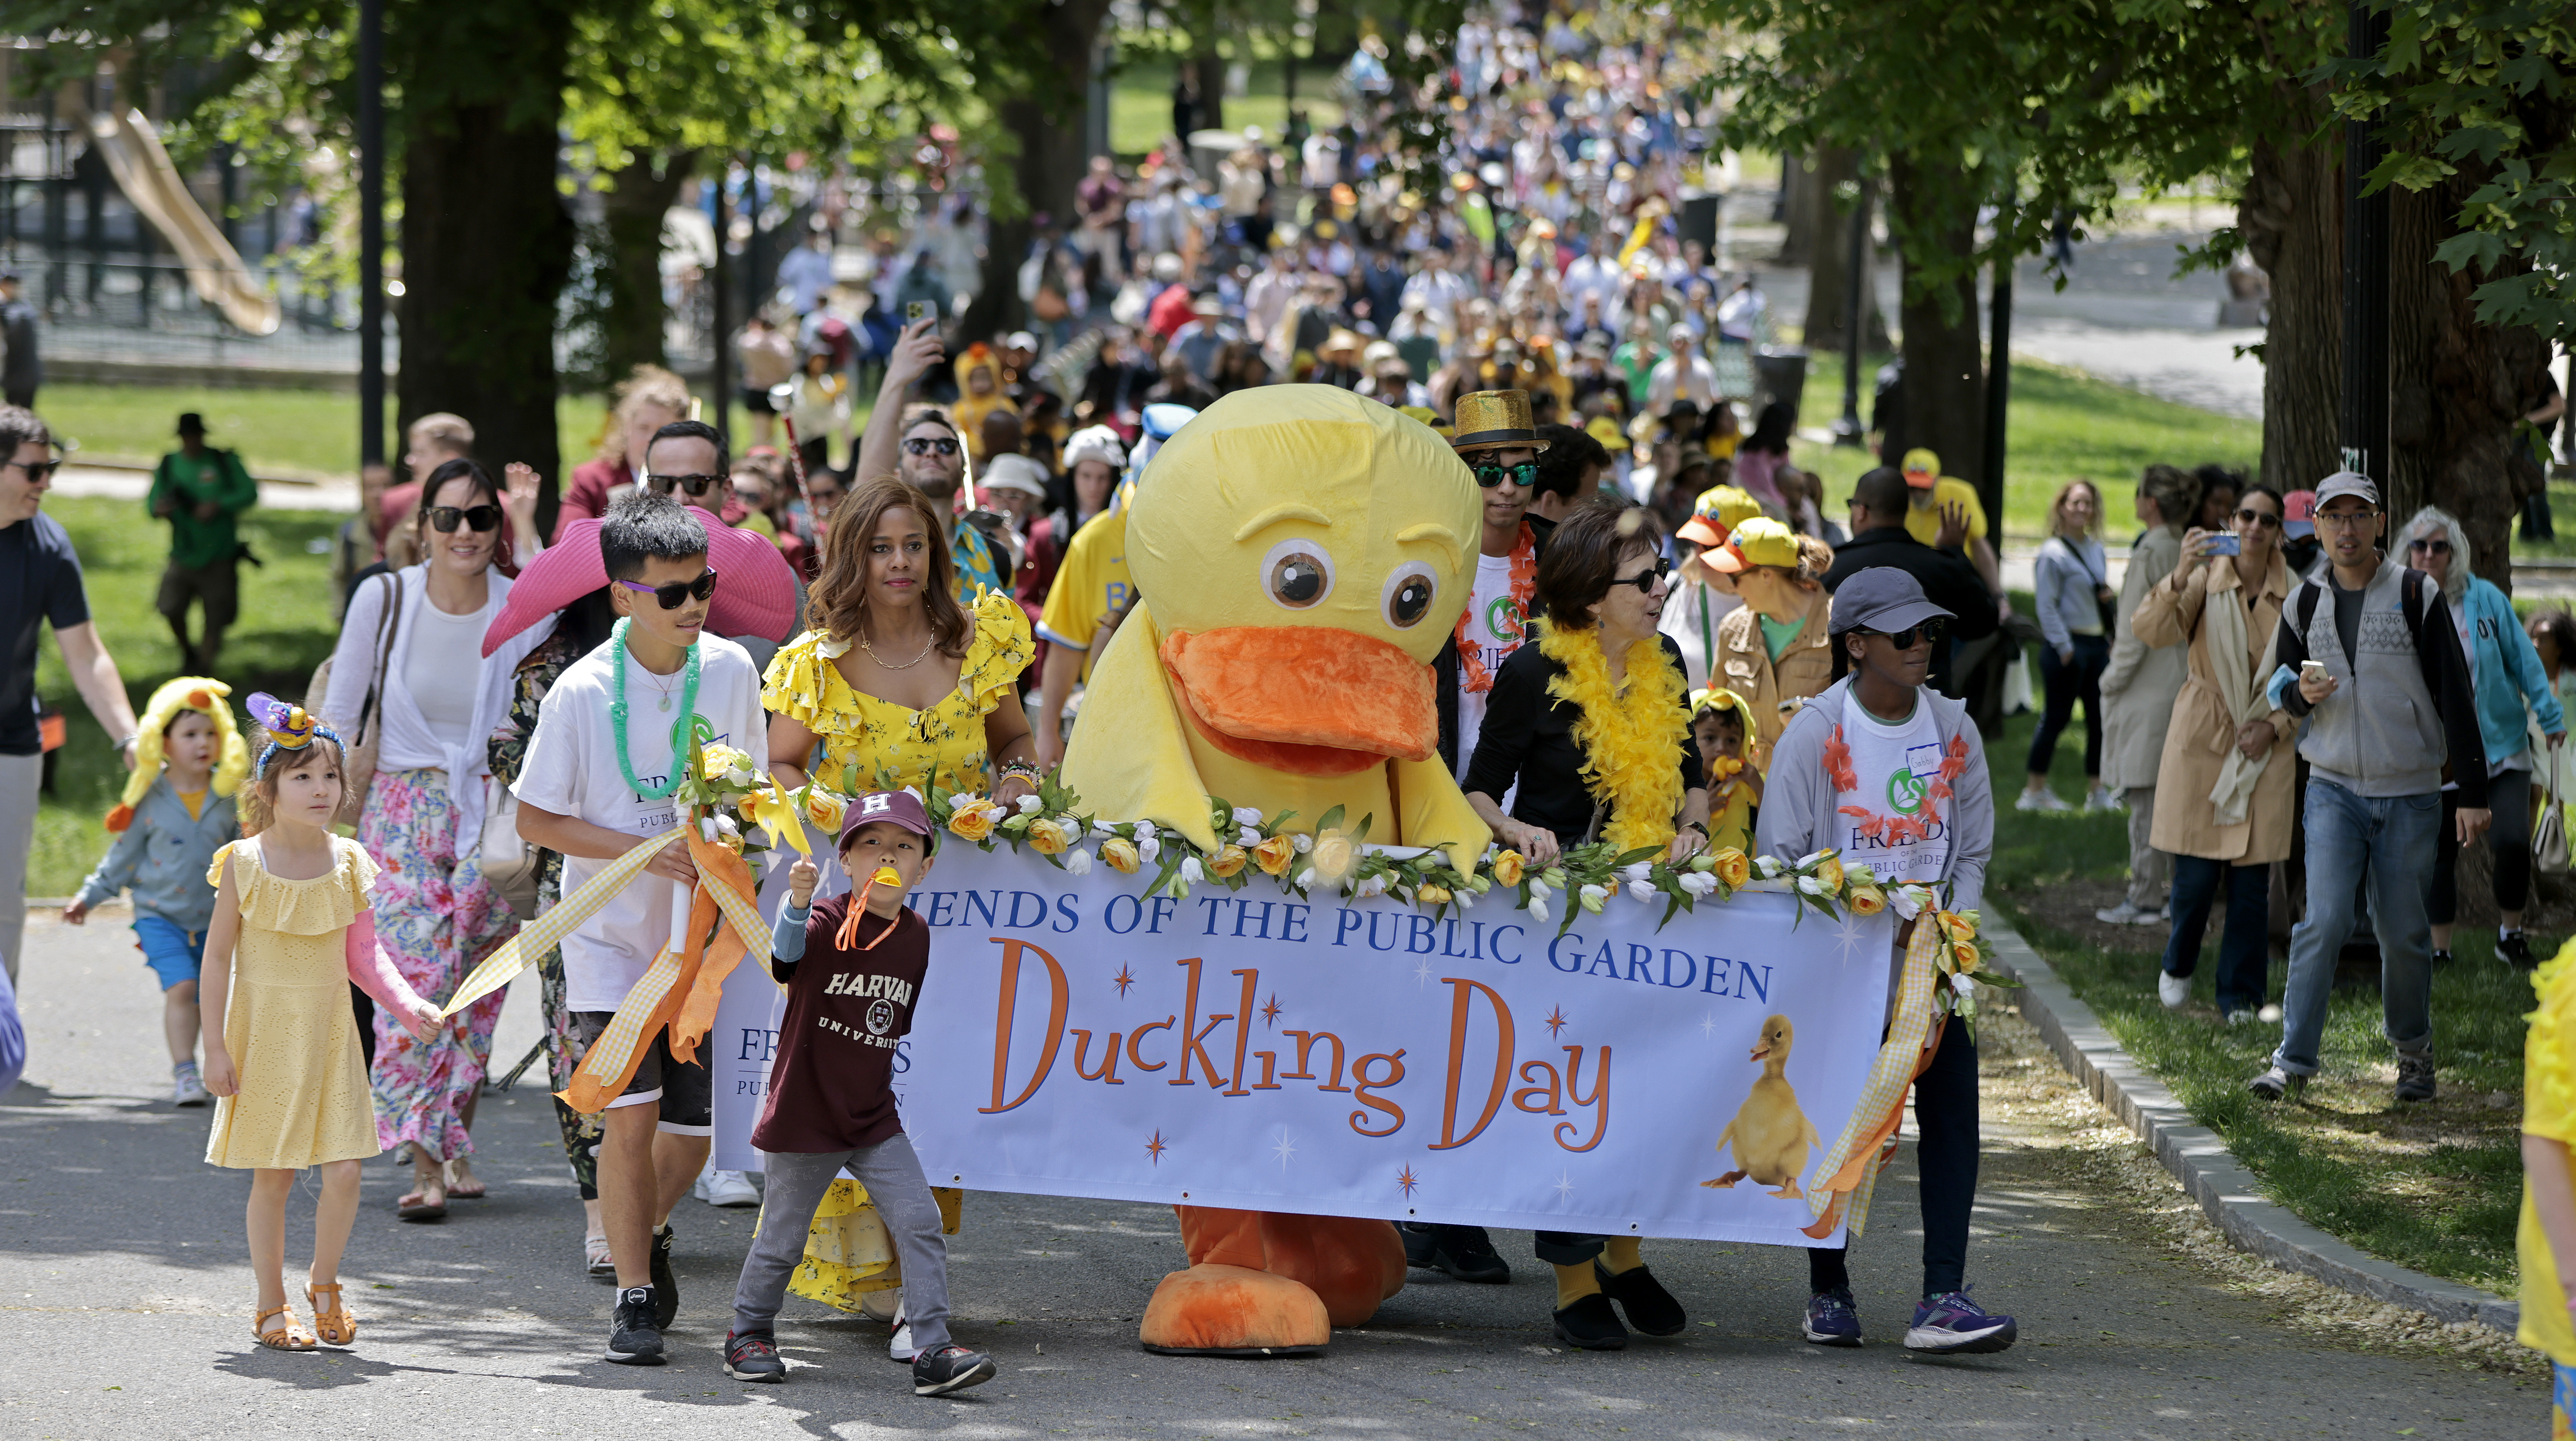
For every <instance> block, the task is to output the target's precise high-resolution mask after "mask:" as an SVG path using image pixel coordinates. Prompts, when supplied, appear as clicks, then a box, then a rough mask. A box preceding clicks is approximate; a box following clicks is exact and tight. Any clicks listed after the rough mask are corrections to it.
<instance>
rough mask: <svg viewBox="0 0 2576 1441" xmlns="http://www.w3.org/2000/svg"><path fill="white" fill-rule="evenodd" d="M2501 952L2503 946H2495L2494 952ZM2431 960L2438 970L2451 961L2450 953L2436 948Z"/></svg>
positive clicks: (2499, 953)
mask: <svg viewBox="0 0 2576 1441" xmlns="http://www.w3.org/2000/svg"><path fill="white" fill-rule="evenodd" d="M2503 952H2504V948H2503V947H2502V946H2498V947H2497V948H2496V953H2497V954H2498V955H2502V954H2503ZM2432 962H2433V969H2435V970H2437V971H2438V970H2440V969H2441V968H2443V967H2444V966H2447V965H2449V964H2450V963H2451V953H2450V952H2449V951H2444V950H2436V951H2434V952H2433V954H2432Z"/></svg>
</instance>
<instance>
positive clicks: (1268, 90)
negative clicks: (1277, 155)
mask: <svg viewBox="0 0 2576 1441" xmlns="http://www.w3.org/2000/svg"><path fill="white" fill-rule="evenodd" d="M1286 79H1287V76H1286V72H1285V70H1284V69H1283V68H1282V67H1281V65H1280V63H1279V61H1278V59H1277V58H1275V57H1273V58H1268V59H1256V60H1254V61H1253V62H1252V69H1251V73H1250V75H1249V76H1248V77H1247V79H1246V82H1245V85H1244V89H1245V92H1246V93H1244V94H1242V95H1229V96H1227V97H1226V98H1225V128H1227V129H1229V130H1241V129H1243V127H1245V126H1247V125H1258V126H1260V127H1261V133H1262V134H1264V135H1266V136H1268V137H1270V139H1271V140H1272V141H1273V142H1276V141H1277V140H1278V138H1279V137H1280V136H1281V135H1282V134H1285V133H1286V131H1287V129H1288V94H1287V87H1286ZM1332 87H1333V70H1332V67H1331V66H1329V65H1319V64H1315V63H1313V62H1306V63H1302V64H1300V65H1299V66H1298V67H1297V108H1299V109H1301V110H1303V111H1305V112H1306V118H1307V120H1308V121H1309V122H1310V123H1311V124H1313V125H1314V127H1315V128H1316V129H1318V130H1327V129H1330V128H1332V127H1333V126H1336V125H1339V124H1341V123H1342V107H1341V106H1340V105H1339V104H1338V103H1337V102H1335V101H1334V100H1333V98H1332ZM1171 132H1172V62H1171V60H1170V59H1168V58H1166V57H1165V56H1162V55H1159V54H1156V53H1155V52H1153V51H1150V50H1131V51H1129V52H1128V54H1127V58H1126V59H1125V60H1123V61H1121V62H1120V64H1119V67H1118V78H1117V81H1116V83H1115V84H1114V85H1112V86H1111V87H1110V92H1109V148H1110V149H1112V150H1114V151H1116V152H1118V153H1119V154H1120V155H1124V156H1128V157H1131V158H1132V157H1136V156H1141V155H1143V154H1144V153H1145V152H1146V151H1148V150H1151V149H1153V148H1154V147H1155V146H1157V145H1159V144H1161V143H1162V142H1163V137H1164V136H1166V135H1169V134H1170V133H1171Z"/></svg>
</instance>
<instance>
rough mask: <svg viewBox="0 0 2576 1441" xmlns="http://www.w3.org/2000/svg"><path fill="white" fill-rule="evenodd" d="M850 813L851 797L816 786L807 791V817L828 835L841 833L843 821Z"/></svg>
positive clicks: (817, 828) (815, 826)
mask: <svg viewBox="0 0 2576 1441" xmlns="http://www.w3.org/2000/svg"><path fill="white" fill-rule="evenodd" d="M849 813H850V798H849V797H847V796H843V795H835V794H834V793H832V792H830V791H827V790H825V789H823V788H822V787H821V786H816V787H814V788H813V789H811V790H808V791H807V792H805V819H807V820H809V821H812V822H813V823H814V828H815V829H816V830H819V831H821V832H822V833H823V834H825V835H827V836H837V835H839V834H840V833H841V821H842V819H843V818H844V817H845V816H847V815H848V814H849Z"/></svg>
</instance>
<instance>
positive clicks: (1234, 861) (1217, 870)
mask: <svg viewBox="0 0 2576 1441" xmlns="http://www.w3.org/2000/svg"><path fill="white" fill-rule="evenodd" d="M1251 861H1252V857H1251V856H1250V855H1249V854H1248V853H1246V852H1245V850H1244V849H1243V847H1241V846H1237V845H1229V846H1227V847H1226V848H1225V849H1223V850H1221V851H1218V852H1217V853H1216V856H1215V858H1214V859H1212V860H1210V861H1209V862H1208V863H1207V873H1208V874H1209V875H1212V876H1214V877H1216V878H1217V879H1218V880H1221V881H1223V880H1231V879H1233V877H1234V875H1235V874H1236V873H1237V872H1239V871H1241V870H1242V869H1243V868H1244V867H1245V866H1246V865H1249V864H1250V863H1251Z"/></svg>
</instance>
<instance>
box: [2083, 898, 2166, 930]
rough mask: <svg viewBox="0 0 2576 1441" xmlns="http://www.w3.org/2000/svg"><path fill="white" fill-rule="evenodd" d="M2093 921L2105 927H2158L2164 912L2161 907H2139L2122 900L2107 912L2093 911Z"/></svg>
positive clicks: (2163, 918)
mask: <svg viewBox="0 0 2576 1441" xmlns="http://www.w3.org/2000/svg"><path fill="white" fill-rule="evenodd" d="M2093 919H2095V920H2097V921H2100V922H2101V923H2102V924H2104V925H2106V926H2160V925H2163V924H2164V920H2165V912H2164V907H2162V906H2155V907H2140V906H2138V905H2136V904H2134V903H2132V902H2129V901H2125V900H2124V901H2122V902H2120V903H2119V904H2118V905H2116V906H2113V907H2111V908H2110V909H2109V910H2104V911H2095V912H2094V913H2093Z"/></svg>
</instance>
